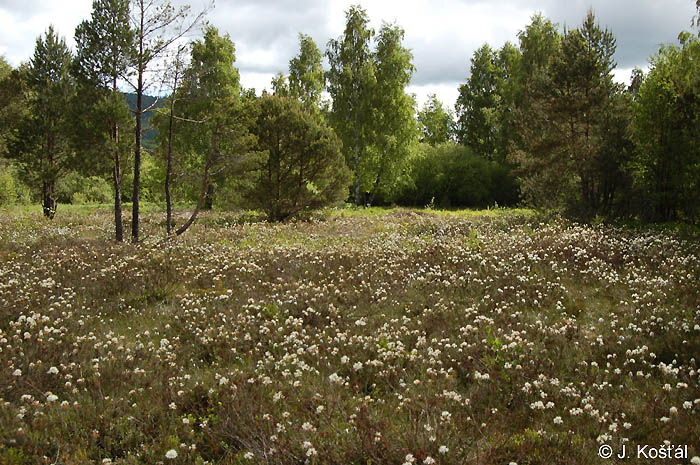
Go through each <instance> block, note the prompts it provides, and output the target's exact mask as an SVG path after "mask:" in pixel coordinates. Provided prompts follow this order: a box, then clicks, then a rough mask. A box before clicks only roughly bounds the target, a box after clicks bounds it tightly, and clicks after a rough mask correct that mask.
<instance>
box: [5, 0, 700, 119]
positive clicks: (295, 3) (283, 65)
mask: <svg viewBox="0 0 700 465" xmlns="http://www.w3.org/2000/svg"><path fill="white" fill-rule="evenodd" d="M183 1H184V0H176V1H175V2H174V3H178V4H179V3H182V2H183ZM189 3H190V5H192V8H193V10H198V9H201V8H202V7H203V6H204V4H205V0H191V1H190V2H189ZM356 3H361V5H362V6H363V7H364V8H365V9H366V10H367V12H368V14H369V17H370V19H371V23H372V26H373V27H374V28H375V29H378V28H379V26H380V25H381V22H382V21H387V22H396V23H398V24H399V25H400V26H401V27H403V28H404V30H405V31H406V36H405V45H406V46H407V47H408V48H410V49H411V50H412V52H413V55H414V64H415V66H416V69H417V71H416V73H415V75H414V77H413V81H412V82H411V86H410V88H409V91H410V92H412V93H415V94H416V96H417V99H418V102H419V104H422V103H423V102H424V101H425V99H426V96H427V95H428V94H429V93H436V94H437V95H438V98H440V100H442V101H443V103H445V104H447V105H450V106H452V105H453V104H454V101H455V99H456V97H457V87H458V85H459V84H460V83H461V82H464V80H465V78H466V77H467V74H468V72H469V60H470V58H471V56H472V54H473V53H474V50H476V49H477V48H478V47H480V46H481V45H482V44H484V43H485V42H488V43H489V44H490V45H491V46H492V48H499V47H500V46H501V45H503V43H504V42H506V41H511V42H514V43H517V33H518V31H520V30H522V29H523V28H524V27H525V26H526V25H527V24H528V23H529V22H530V18H531V16H532V15H533V14H534V13H537V12H541V13H542V14H543V15H544V16H546V17H548V18H550V19H552V20H553V21H554V22H557V23H559V25H560V27H563V26H564V25H566V26H567V27H569V28H573V27H576V26H577V25H578V24H579V23H580V22H581V21H582V20H583V17H584V16H585V14H586V11H587V10H588V9H589V8H592V9H593V11H594V12H595V14H596V17H597V19H598V21H599V22H600V24H601V25H603V26H607V27H609V28H610V29H611V30H612V31H613V33H614V34H615V37H616V38H617V54H616V60H617V63H618V69H617V70H616V78H617V79H618V80H619V81H621V82H622V81H627V80H628V78H629V74H630V71H631V69H632V68H634V67H635V66H639V67H642V68H644V67H645V66H646V64H647V62H648V58H649V56H650V55H652V54H653V53H655V52H656V51H657V50H658V47H659V44H662V43H672V42H675V41H676V38H677V36H678V33H679V32H680V31H682V30H688V29H690V20H691V18H692V16H693V14H694V13H695V1H694V0H566V1H564V0H491V1H488V0H408V1H406V0H364V1H361V2H358V1H357V0H355V1H353V0H237V1H233V0H217V1H216V7H215V8H214V10H212V11H211V12H210V13H209V14H208V20H209V22H211V23H212V24H213V25H215V26H217V27H218V28H219V30H220V31H221V32H227V33H229V34H230V36H231V38H232V39H233V41H234V42H235V43H236V50H237V65H238V67H239V69H240V72H241V81H242V84H243V85H244V86H245V87H255V88H256V89H257V90H258V92H260V90H262V89H263V88H265V87H269V83H270V79H271V77H272V76H273V75H274V74H275V73H276V72H278V71H282V72H284V73H285V74H286V73H287V67H288V63H289V60H290V59H291V58H292V57H293V56H294V55H295V54H296V53H297V51H298V40H297V35H298V33H299V32H303V33H305V34H308V35H310V36H311V37H313V39H314V40H315V41H316V43H317V45H318V46H319V48H321V50H324V49H325V45H326V43H327V42H328V39H330V38H336V37H338V36H339V35H340V34H342V31H343V28H344V22H345V14H344V11H345V10H347V9H348V7H349V6H350V5H351V4H356ZM91 4H92V0H62V1H57V0H0V24H2V28H0V55H4V57H5V59H6V60H8V61H9V62H10V64H12V65H14V66H16V65H18V64H19V63H21V62H23V61H26V60H28V59H29V57H30V56H31V54H32V53H33V49H34V44H35V40H36V37H37V36H38V35H40V34H42V33H43V31H44V30H45V29H46V27H47V26H48V25H49V24H53V25H54V27H55V29H56V30H57V31H58V32H59V34H61V35H63V36H65V37H66V40H67V43H68V44H69V45H70V46H73V44H74V43H73V40H72V35H73V32H74V30H75V26H76V25H77V24H78V23H79V22H80V21H82V20H83V19H87V18H89V16H90V11H91Z"/></svg>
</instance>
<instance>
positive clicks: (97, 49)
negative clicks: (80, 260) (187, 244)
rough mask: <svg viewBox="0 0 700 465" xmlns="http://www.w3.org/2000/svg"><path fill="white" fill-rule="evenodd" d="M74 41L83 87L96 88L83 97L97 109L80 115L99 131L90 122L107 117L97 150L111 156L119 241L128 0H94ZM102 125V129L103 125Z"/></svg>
mask: <svg viewBox="0 0 700 465" xmlns="http://www.w3.org/2000/svg"><path fill="white" fill-rule="evenodd" d="M75 41H76V44H77V49H76V57H75V69H76V74H77V75H78V77H79V79H80V80H81V81H82V83H83V89H84V90H85V91H88V92H89V91H90V90H94V91H95V95H94V96H90V97H87V98H86V99H83V100H88V102H87V103H88V105H90V104H93V105H92V108H91V109H92V110H93V112H92V113H94V112H97V113H98V115H95V114H92V115H89V117H88V118H83V121H84V122H85V123H86V124H87V126H89V129H88V130H89V131H95V130H96V131H98V132H99V133H100V134H102V132H101V131H99V128H94V127H91V126H93V125H94V124H95V123H97V124H101V123H103V122H104V120H105V119H106V120H107V121H106V131H107V134H108V137H109V139H108V140H107V141H104V143H102V144H99V143H98V144H97V145H98V147H99V148H98V150H100V151H102V152H103V153H105V152H106V153H107V154H108V158H109V159H111V160H112V182H113V185H114V226H115V228H114V229H115V238H116V240H117V241H122V240H123V231H122V205H121V196H122V192H121V181H122V174H121V169H122V168H121V165H122V159H123V151H124V149H125V146H124V145H125V144H124V143H123V142H122V143H121V144H120V138H119V129H120V127H122V128H123V126H124V125H125V124H128V123H127V122H126V121H124V116H125V114H127V113H128V111H126V110H128V107H127V106H126V102H125V100H124V98H123V95H122V94H121V92H119V89H118V88H117V82H118V80H119V79H120V78H121V77H122V76H124V75H125V73H126V70H127V67H128V65H129V61H130V59H131V58H132V55H133V52H134V50H133V41H134V31H133V30H132V29H131V27H130V25H129V0H94V1H93V3H92V16H91V18H90V20H89V21H83V22H82V23H80V24H79V25H78V27H77V28H76V29H75ZM86 93H87V92H86ZM84 103H85V102H83V104H84ZM88 113H90V112H88ZM99 113H101V115H99ZM120 120H121V121H120ZM102 129H103V131H104V126H103V128H102ZM93 139H94V137H93V138H83V140H84V141H90V144H89V145H90V146H91V147H90V148H93V149H94V147H95V144H93V142H94V140H93Z"/></svg>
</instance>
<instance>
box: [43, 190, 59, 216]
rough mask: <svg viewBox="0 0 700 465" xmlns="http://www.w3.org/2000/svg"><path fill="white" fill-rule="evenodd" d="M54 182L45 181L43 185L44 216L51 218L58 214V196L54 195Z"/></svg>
mask: <svg viewBox="0 0 700 465" xmlns="http://www.w3.org/2000/svg"><path fill="white" fill-rule="evenodd" d="M54 190H55V189H54V182H53V181H44V183H43V186H42V203H41V206H42V210H43V212H44V216H45V217H46V218H48V219H50V220H52V219H53V218H54V216H55V215H56V198H55V196H54Z"/></svg>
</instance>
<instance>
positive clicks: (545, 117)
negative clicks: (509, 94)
mask: <svg viewBox="0 0 700 465" xmlns="http://www.w3.org/2000/svg"><path fill="white" fill-rule="evenodd" d="M518 38H519V40H520V53H521V62H520V73H521V74H520V79H521V81H520V89H519V91H518V93H517V96H516V105H515V112H514V118H513V121H514V126H515V130H516V133H517V146H516V148H515V150H513V151H512V152H511V153H510V157H511V158H510V160H511V161H513V162H514V163H515V164H516V165H517V166H518V168H517V171H518V174H519V175H520V176H521V188H522V191H523V194H524V196H525V198H526V200H527V201H529V203H530V204H532V205H534V206H536V207H548V208H549V207H554V206H556V205H557V204H558V199H559V197H560V192H561V191H562V189H563V187H562V186H563V184H564V182H565V181H566V177H565V176H563V175H562V173H563V172H562V171H561V170H560V169H559V168H557V167H556V162H557V161H558V160H560V158H556V157H550V155H551V154H552V153H553V150H554V147H556V139H557V137H558V134H559V132H558V128H557V127H555V126H554V125H553V124H551V107H552V105H553V104H554V95H553V91H552V83H551V80H552V78H551V76H552V72H551V68H552V63H553V62H554V61H555V60H557V59H558V58H559V55H560V53H561V35H560V34H559V32H558V30H557V25H556V24H555V23H552V22H551V21H550V20H549V19H545V18H544V17H542V16H541V15H539V14H538V15H535V16H533V17H532V21H531V23H530V24H529V25H528V26H526V28H525V29H524V30H523V31H521V32H520V33H519V34H518Z"/></svg>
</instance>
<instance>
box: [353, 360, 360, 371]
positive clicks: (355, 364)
mask: <svg viewBox="0 0 700 465" xmlns="http://www.w3.org/2000/svg"><path fill="white" fill-rule="evenodd" d="M352 369H353V370H355V371H360V370H361V369H362V362H355V363H354V364H353V366H352Z"/></svg>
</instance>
